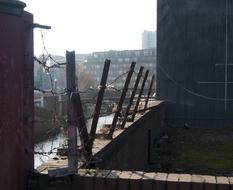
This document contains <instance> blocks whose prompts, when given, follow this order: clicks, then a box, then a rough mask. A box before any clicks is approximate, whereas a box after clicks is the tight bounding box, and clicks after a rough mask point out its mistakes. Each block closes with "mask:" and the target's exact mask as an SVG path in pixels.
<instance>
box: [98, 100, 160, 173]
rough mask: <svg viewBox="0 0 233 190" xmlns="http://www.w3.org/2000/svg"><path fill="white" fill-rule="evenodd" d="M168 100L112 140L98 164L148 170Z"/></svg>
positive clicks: (102, 153)
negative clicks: (146, 168)
mask: <svg viewBox="0 0 233 190" xmlns="http://www.w3.org/2000/svg"><path fill="white" fill-rule="evenodd" d="M163 119H164V103H163V102H159V103H158V105H157V106H156V107H154V108H153V109H152V110H151V111H149V112H147V113H145V114H144V115H143V117H140V118H138V119H137V120H136V121H135V122H134V123H132V124H130V125H129V126H128V127H127V128H126V129H125V130H124V131H123V132H121V130H119V131H116V132H115V135H117V133H120V134H119V135H118V136H117V137H116V138H114V139H113V140H112V141H111V143H109V144H108V145H106V146H105V147H104V148H102V149H101V150H100V151H99V152H98V153H97V154H95V156H94V157H95V159H96V160H97V163H96V167H97V168H100V169H114V170H117V169H118V170H144V169H145V166H146V165H148V164H149V163H151V162H152V161H153V160H154V157H153V156H154V155H153V154H151V152H154V151H153V141H154V140H155V139H156V138H158V136H159V135H160V133H161V131H162V127H163Z"/></svg>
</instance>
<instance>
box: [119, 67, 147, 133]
mask: <svg viewBox="0 0 233 190" xmlns="http://www.w3.org/2000/svg"><path fill="white" fill-rule="evenodd" d="M143 69H144V67H140V70H139V73H138V75H137V79H136V81H135V84H134V88H133V91H132V94H131V97H130V100H129V104H128V106H127V108H126V112H125V115H124V119H123V121H122V124H121V128H122V129H123V128H124V127H125V123H126V121H127V118H128V115H129V112H130V108H131V106H132V104H133V100H134V97H135V94H136V92H137V88H138V84H139V82H140V79H141V77H142V72H143Z"/></svg>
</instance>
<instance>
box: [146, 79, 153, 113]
mask: <svg viewBox="0 0 233 190" xmlns="http://www.w3.org/2000/svg"><path fill="white" fill-rule="evenodd" d="M154 78H155V75H153V76H152V78H151V82H150V87H149V91H148V94H147V98H146V102H145V105H144V109H146V108H147V104H148V101H149V98H150V94H151V91H152V86H153V84H154Z"/></svg>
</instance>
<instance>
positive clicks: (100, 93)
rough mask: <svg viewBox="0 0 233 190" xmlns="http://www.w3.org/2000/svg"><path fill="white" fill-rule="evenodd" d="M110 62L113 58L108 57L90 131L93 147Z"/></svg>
mask: <svg viewBox="0 0 233 190" xmlns="http://www.w3.org/2000/svg"><path fill="white" fill-rule="evenodd" d="M110 63H111V60H108V59H106V60H105V63H104V69H103V74H102V78H101V82H100V90H99V94H98V97H97V102H96V105H95V112H94V116H93V120H92V125H91V132H90V143H91V146H90V148H91V149H92V146H93V142H94V140H95V134H96V127H97V123H98V120H99V115H100V110H101V105H102V100H103V96H104V90H105V88H106V82H107V78H108V71H109V67H110Z"/></svg>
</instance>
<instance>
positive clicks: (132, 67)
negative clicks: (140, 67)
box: [108, 62, 136, 139]
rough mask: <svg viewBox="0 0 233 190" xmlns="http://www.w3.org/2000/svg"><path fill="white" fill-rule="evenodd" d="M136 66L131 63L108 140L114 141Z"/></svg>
mask: <svg viewBox="0 0 233 190" xmlns="http://www.w3.org/2000/svg"><path fill="white" fill-rule="evenodd" d="M135 65H136V62H132V63H131V66H130V70H129V72H128V75H127V77H126V81H125V85H124V88H123V91H122V93H121V97H120V100H119V103H118V105H117V110H116V113H115V115H114V118H113V121H112V125H111V128H110V131H109V133H108V139H112V135H113V132H114V130H115V128H116V124H117V121H118V117H119V115H120V113H121V109H122V105H123V102H124V99H125V96H126V93H127V91H128V87H129V83H130V80H131V77H132V75H133V72H134V68H135Z"/></svg>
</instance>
